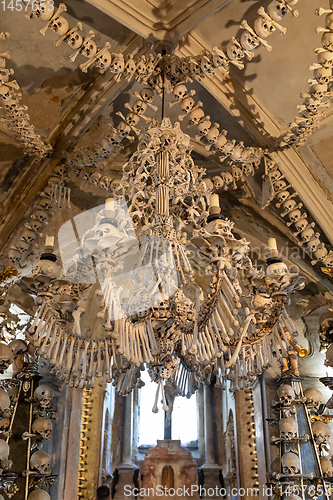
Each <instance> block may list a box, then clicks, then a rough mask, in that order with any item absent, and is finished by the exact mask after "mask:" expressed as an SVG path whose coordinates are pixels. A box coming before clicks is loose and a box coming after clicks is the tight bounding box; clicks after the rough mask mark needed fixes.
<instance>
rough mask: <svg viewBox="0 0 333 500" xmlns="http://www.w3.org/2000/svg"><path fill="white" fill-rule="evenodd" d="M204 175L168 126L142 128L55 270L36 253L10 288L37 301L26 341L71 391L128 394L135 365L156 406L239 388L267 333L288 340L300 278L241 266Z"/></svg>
mask: <svg viewBox="0 0 333 500" xmlns="http://www.w3.org/2000/svg"><path fill="white" fill-rule="evenodd" d="M204 174H205V169H202V168H198V167H196V166H195V164H194V162H193V159H192V158H191V151H190V146H189V137H188V136H187V135H185V134H184V133H183V132H182V131H181V129H180V125H179V123H176V124H175V125H172V124H171V122H170V121H169V119H166V118H165V119H163V121H162V123H161V124H160V125H159V124H158V123H156V122H155V121H153V122H152V123H150V125H149V126H148V128H147V130H146V131H145V132H144V133H142V134H141V136H140V140H139V144H138V147H137V150H136V152H135V153H134V154H133V155H132V157H131V158H130V160H129V161H128V163H126V164H125V165H124V167H123V177H122V180H121V182H120V184H119V185H118V187H117V191H116V193H117V199H116V200H114V201H112V202H110V200H109V201H107V203H106V205H105V207H101V209H100V210H96V216H95V225H94V226H93V227H89V228H88V229H87V231H86V232H85V233H84V236H83V237H82V240H81V244H80V246H79V248H78V249H77V251H76V253H75V255H74V256H73V257H72V258H71V259H70V260H68V261H67V262H66V263H65V264H64V270H65V274H63V272H62V271H61V269H60V267H59V266H58V264H57V263H56V262H55V261H54V260H55V259H48V258H45V257H44V258H43V259H42V260H40V261H39V263H38V265H37V267H36V268H35V269H34V270H33V272H32V274H31V275H29V276H25V277H22V279H21V280H20V281H19V286H21V288H22V289H23V290H25V291H26V292H28V293H30V294H33V295H35V296H36V303H37V304H38V308H37V312H36V315H35V318H34V320H33V322H32V324H31V326H30V328H29V332H30V335H31V337H32V339H33V341H34V343H35V344H36V345H37V346H38V347H39V353H40V354H41V355H42V356H44V357H45V358H47V359H48V360H49V361H50V363H51V365H53V367H54V371H55V372H56V373H57V375H58V376H60V378H62V379H64V380H66V381H67V382H69V383H70V385H71V386H75V387H82V388H83V387H92V386H93V385H94V383H95V381H96V379H100V383H101V384H102V383H104V382H106V381H110V380H113V382H114V384H115V385H116V388H117V390H118V391H119V392H120V393H121V394H128V393H129V392H130V391H131V390H132V389H133V387H135V386H136V385H138V386H140V385H141V384H142V382H141V380H140V371H141V370H142V369H144V364H146V366H147V368H148V370H149V374H150V376H151V378H152V380H154V381H155V382H156V383H157V384H158V390H161V393H162V399H163V402H164V404H163V407H164V408H166V407H167V404H166V400H165V395H164V383H165V382H167V381H169V382H172V383H173V385H174V387H175V388H176V390H177V392H178V393H179V394H181V395H183V396H188V397H189V396H191V394H193V393H194V392H195V390H196V389H197V386H198V383H199V382H200V381H206V380H209V379H210V377H211V374H212V373H213V372H214V374H216V375H217V384H218V385H219V386H221V387H222V388H224V387H225V381H226V380H227V379H229V380H231V390H237V389H241V388H243V387H245V386H247V385H249V384H250V383H251V381H252V379H253V377H255V376H256V375H257V374H260V373H262V372H263V371H264V370H265V369H266V368H267V367H268V366H270V364H271V362H272V352H271V346H272V344H275V343H276V342H278V341H277V340H276V339H277V337H278V335H277V332H276V330H275V325H277V326H276V328H281V329H283V328H286V329H288V331H289V332H290V333H291V335H296V334H297V332H296V329H295V327H294V325H293V324H292V321H291V319H290V318H289V316H288V314H287V311H286V309H285V305H286V303H287V302H288V295H289V294H290V293H291V292H293V291H294V290H295V289H300V288H302V287H303V286H304V279H303V278H300V277H299V276H298V275H296V274H293V273H290V272H289V271H288V269H287V267H286V266H285V265H284V264H283V263H282V262H277V263H271V264H270V265H269V266H268V268H267V271H266V273H264V272H263V271H259V270H257V269H256V268H255V267H254V266H253V265H252V262H251V260H250V258H249V256H248V255H247V254H248V250H249V245H248V242H246V241H245V239H237V238H235V236H234V235H233V234H232V228H233V223H232V222H231V221H230V220H228V219H225V218H224V217H222V216H220V215H213V214H212V211H211V210H210V209H209V207H208V205H209V203H208V201H209V198H210V195H211V192H210V191H209V190H208V189H207V186H206V184H205V182H204V181H203V180H202V179H203V176H204ZM126 200H128V201H126ZM200 273H201V274H202V277H201V279H200V277H199V274H200ZM201 288H203V291H202V290H201ZM96 310H97V311H98V312H97V314H96ZM157 399H158V394H157V395H156V402H157ZM155 406H156V405H155ZM155 409H157V406H156V408H155Z"/></svg>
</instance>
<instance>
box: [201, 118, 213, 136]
mask: <svg viewBox="0 0 333 500" xmlns="http://www.w3.org/2000/svg"><path fill="white" fill-rule="evenodd" d="M211 126H212V122H211V121H210V120H208V118H207V117H206V118H205V119H204V120H203V121H202V122H200V123H199V124H198V131H199V134H200V135H201V136H202V137H204V136H205V135H207V134H208V131H209V129H210V127H211Z"/></svg>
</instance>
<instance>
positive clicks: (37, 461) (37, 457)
mask: <svg viewBox="0 0 333 500" xmlns="http://www.w3.org/2000/svg"><path fill="white" fill-rule="evenodd" d="M30 467H31V469H33V470H37V471H38V472H39V473H40V474H51V470H50V457H49V455H48V454H47V453H45V451H41V450H38V451H35V453H33V454H32V455H31V458H30Z"/></svg>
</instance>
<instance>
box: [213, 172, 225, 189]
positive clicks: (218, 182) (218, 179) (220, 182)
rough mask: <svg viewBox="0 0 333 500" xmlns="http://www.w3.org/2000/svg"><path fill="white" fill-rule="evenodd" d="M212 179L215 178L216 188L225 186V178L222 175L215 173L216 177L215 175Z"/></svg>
mask: <svg viewBox="0 0 333 500" xmlns="http://www.w3.org/2000/svg"><path fill="white" fill-rule="evenodd" d="M212 180H213V183H214V187H215V189H220V188H221V187H223V184H224V180H223V179H222V177H221V176H220V175H215V177H213V179H212Z"/></svg>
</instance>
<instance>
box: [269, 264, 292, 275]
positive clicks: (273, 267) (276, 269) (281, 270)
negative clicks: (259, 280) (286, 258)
mask: <svg viewBox="0 0 333 500" xmlns="http://www.w3.org/2000/svg"><path fill="white" fill-rule="evenodd" d="M287 273H288V267H287V266H286V264H285V263H284V262H274V263H273V264H270V265H269V266H268V267H267V271H266V274H267V276H270V277H279V276H283V275H284V274H287Z"/></svg>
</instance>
